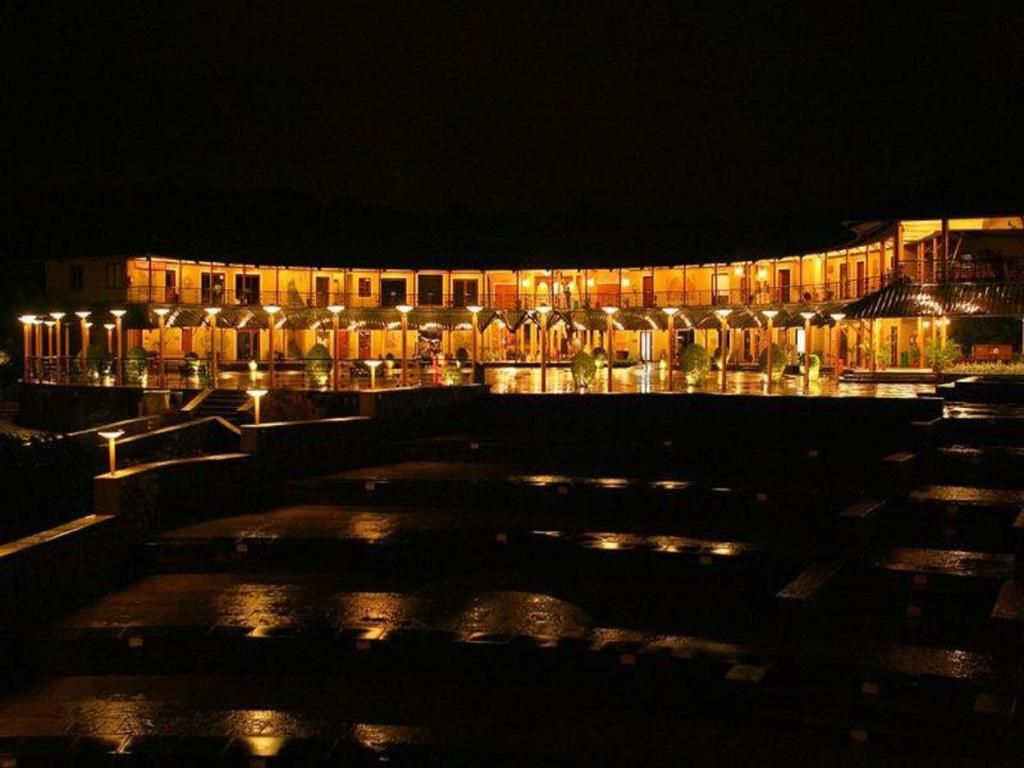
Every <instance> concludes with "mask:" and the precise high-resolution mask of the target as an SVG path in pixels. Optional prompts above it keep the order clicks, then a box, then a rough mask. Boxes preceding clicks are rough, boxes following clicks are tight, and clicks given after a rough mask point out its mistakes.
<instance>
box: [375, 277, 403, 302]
mask: <svg viewBox="0 0 1024 768" xmlns="http://www.w3.org/2000/svg"><path fill="white" fill-rule="evenodd" d="M399 304H405V278H399V279H384V280H381V281H380V305H381V306H382V307H397V306H398V305H399Z"/></svg>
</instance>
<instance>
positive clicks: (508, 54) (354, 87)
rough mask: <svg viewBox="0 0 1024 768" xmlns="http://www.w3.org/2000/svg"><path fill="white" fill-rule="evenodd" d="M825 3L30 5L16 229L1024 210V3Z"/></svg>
mask: <svg viewBox="0 0 1024 768" xmlns="http://www.w3.org/2000/svg"><path fill="white" fill-rule="evenodd" d="M156 5H159V6H161V8H160V9H158V10H154V8H153V7H152V6H156ZM798 5H800V4H788V3H763V4H761V5H760V6H759V7H757V8H753V7H749V6H741V5H735V6H731V7H730V6H727V5H726V4H724V3H716V4H714V6H713V8H714V10H709V11H699V10H695V6H694V5H693V4H691V3H685V2H679V3H674V4H671V5H669V6H667V9H658V10H649V9H651V8H653V6H651V5H649V4H643V3H639V4H630V5H623V6H621V7H620V8H618V9H612V8H610V7H609V6H607V5H601V6H600V10H598V6H597V5H595V4H592V3H573V4H569V3H562V4H559V3H509V4H504V3H503V4H501V5H500V6H499V5H497V4H492V3H486V2H480V3H459V4H455V3H451V4H448V3H424V4H412V3H409V4H405V3H389V2H337V1H335V2H322V3H287V2H276V3H270V2H267V3H250V2H238V1H233V0H217V2H209V3H202V4H190V3H160V4H156V3H144V2H134V3H123V4H120V3H100V4H97V3H84V2H79V3H47V2H32V3H13V4H11V5H10V6H8V10H7V11H6V12H5V14H6V15H5V16H4V17H3V18H0V24H2V26H3V28H4V29H6V31H7V34H8V35H13V36H12V37H11V41H12V44H11V47H9V48H8V49H7V53H6V54H5V55H6V56H7V57H10V63H9V64H8V65H6V66H5V72H4V74H3V76H2V77H3V80H2V82H3V88H4V90H5V91H6V95H5V98H4V102H5V110H6V111H7V112H8V120H7V133H8V138H7V139H6V140H5V142H4V143H5V149H4V154H5V155H6V162H5V165H6V170H5V172H4V174H3V180H2V188H0V194H2V197H0V202H2V204H3V210H4V216H5V222H4V225H5V226H4V230H5V232H4V235H3V237H4V240H3V242H4V249H5V251H6V252H7V253H8V254H14V255H16V256H39V255H48V254H50V253H66V254H70V253H89V252H104V251H107V252H109V251H111V250H121V251H134V250H146V249H149V250H164V251H174V252H178V253H186V254H196V255H199V254H206V253H216V254H221V255H237V256H249V257H251V258H253V259H261V258H267V259H284V260H288V259H295V260H299V261H306V260H308V259H309V258H310V256H309V254H316V255H317V256H316V257H317V258H319V257H322V258H323V259H324V260H325V261H330V260H332V259H334V260H337V259H354V260H355V261H357V262H363V263H369V262H371V261H372V260H373V259H374V258H381V259H391V260H394V259H396V258H397V259H400V260H406V261H412V262H414V263H416V262H421V263H427V262H439V263H444V264H449V263H451V264H457V263H460V262H473V261H474V260H476V261H480V260H481V257H483V259H485V260H491V261H493V263H495V264H498V263H500V262H501V261H502V260H512V261H516V262H521V263H530V262H537V263H548V262H550V261H554V262H557V263H561V264H565V263H566V262H567V261H569V260H582V261H590V262H594V263H596V262H600V261H614V262H629V261H638V262H639V261H643V260H645V259H653V258H656V257H657V258H661V259H669V260H675V261H683V260H690V261H698V260H701V259H710V258H714V257H715V256H735V255H742V254H748V255H752V256H753V255H757V254H759V253H763V252H765V251H766V250H767V251H771V250H773V249H784V250H794V251H795V250H799V249H803V248H808V249H810V248H813V247H815V246H816V245H820V244H823V243H827V242H828V243H834V242H836V241H837V240H840V239H841V238H842V237H843V231H842V229H841V228H840V227H839V222H840V221H841V220H843V219H855V218H868V217H874V216H882V217H891V216H898V215H920V214H925V215H940V214H942V213H944V212H945V213H950V214H957V213H975V212H997V213H1010V212H1020V211H1021V210H1024V175H1022V174H1021V168H1022V160H1024V139H1022V136H1024V134H1022V131H1021V127H1020V126H1021V122H1020V119H1019V118H1018V116H1017V115H1016V114H1015V111H1016V110H1017V109H1018V108H1019V106H1020V104H1021V103H1022V97H1024V34H1021V33H1022V29H1021V26H1022V25H1021V20H1022V18H1024V13H1022V12H1021V11H1020V9H1019V8H1017V9H1016V10H1011V11H1005V10H1002V9H997V8H995V7H994V6H992V5H990V4H987V3H975V4H970V5H969V6H966V7H965V8H966V9H965V10H964V11H963V12H962V13H959V14H952V13H950V12H948V11H942V10H939V8H940V4H938V3H932V4H929V5H927V6H926V5H923V4H922V6H921V9H918V11H919V12H911V11H910V10H894V9H893V8H891V7H886V6H884V5H881V4H880V5H878V6H877V7H873V6H869V5H866V4H862V3H847V4H842V10H839V9H838V8H837V7H833V6H838V5H839V4H836V3H823V4H820V5H821V6H822V8H819V9H818V10H817V11H814V12H810V13H808V11H807V10H806V9H803V8H798V7H797V6H798ZM893 5H895V4H893ZM905 5H907V4H900V6H901V7H903V6H905ZM98 6H103V8H102V9H101V8H98Z"/></svg>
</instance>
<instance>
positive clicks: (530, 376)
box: [484, 363, 935, 397]
mask: <svg viewBox="0 0 1024 768" xmlns="http://www.w3.org/2000/svg"><path fill="white" fill-rule="evenodd" d="M485 370H486V373H485V377H484V380H485V382H486V383H487V384H490V385H491V391H492V392H495V393H498V394H513V393H526V392H540V368H520V367H513V366H509V367H505V368H498V367H494V368H491V367H489V368H487V369H485ZM547 375H548V382H547V391H548V392H575V391H576V387H575V385H574V384H573V380H572V372H571V371H570V370H569V369H568V368H565V367H558V368H549V369H548V374H547ZM612 378H613V383H612V386H613V389H614V391H615V392H639V393H653V392H667V391H668V371H667V370H666V369H664V368H662V367H660V366H658V365H655V364H653V363H646V364H639V365H634V366H632V367H630V368H616V369H615V371H614V373H613V375H612ZM607 381H608V378H607V370H606V371H605V373H604V375H601V376H598V377H597V379H596V380H595V381H594V384H593V386H592V387H591V389H590V391H591V392H592V393H601V392H607V390H608V384H607ZM672 383H673V390H674V391H675V392H677V393H680V392H691V393H693V392H706V393H710V394H714V393H718V392H720V391H721V379H719V378H716V377H715V376H714V375H711V376H709V377H708V378H707V379H706V380H705V381H704V382H703V383H702V384H701V385H699V386H692V385H688V384H686V381H685V378H684V377H683V375H682V374H681V373H680V372H679V371H674V372H673V378H672ZM726 392H727V393H728V394H736V395H740V394H742V395H762V394H767V385H766V383H765V380H764V375H763V374H761V373H756V372H753V371H729V373H728V375H727V376H726ZM934 392H935V384H909V383H907V384H901V383H877V384H871V383H860V382H839V381H837V380H836V379H832V378H823V379H820V380H819V381H816V382H811V383H810V386H809V387H808V388H806V389H805V388H804V383H803V379H802V378H801V377H799V376H783V377H782V379H781V380H780V381H779V382H777V383H776V384H775V385H774V386H773V387H772V394H773V395H800V396H803V395H809V396H814V397H821V396H825V397H917V395H918V393H925V394H934Z"/></svg>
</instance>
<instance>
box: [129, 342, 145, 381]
mask: <svg viewBox="0 0 1024 768" xmlns="http://www.w3.org/2000/svg"><path fill="white" fill-rule="evenodd" d="M148 367H149V366H148V360H147V357H146V350H144V349H143V348H142V347H132V348H131V349H129V350H128V354H126V355H125V358H124V372H125V375H126V376H127V377H128V381H130V382H132V383H138V381H139V380H140V379H142V377H143V376H144V375H145V374H146V372H147V370H148Z"/></svg>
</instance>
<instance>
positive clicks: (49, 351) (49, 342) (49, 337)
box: [43, 320, 57, 357]
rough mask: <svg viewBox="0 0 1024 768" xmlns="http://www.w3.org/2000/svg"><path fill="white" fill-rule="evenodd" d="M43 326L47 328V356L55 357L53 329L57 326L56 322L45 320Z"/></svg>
mask: <svg viewBox="0 0 1024 768" xmlns="http://www.w3.org/2000/svg"><path fill="white" fill-rule="evenodd" d="M43 325H45V326H46V356H47V357H53V350H54V339H53V336H54V334H53V329H54V326H56V325H57V321H56V320H43Z"/></svg>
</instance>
